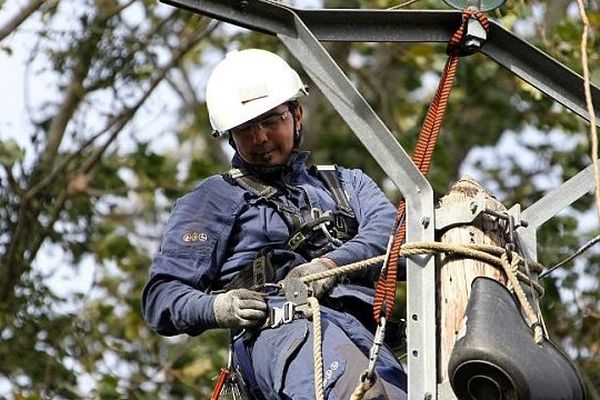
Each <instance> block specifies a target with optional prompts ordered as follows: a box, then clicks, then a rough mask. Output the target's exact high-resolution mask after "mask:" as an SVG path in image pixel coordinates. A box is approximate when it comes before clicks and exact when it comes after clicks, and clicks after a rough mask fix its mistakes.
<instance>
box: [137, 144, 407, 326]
mask: <svg viewBox="0 0 600 400" xmlns="http://www.w3.org/2000/svg"><path fill="white" fill-rule="evenodd" d="M308 156H309V153H308V152H299V151H297V152H294V153H293V154H292V156H291V157H290V160H289V162H288V165H287V166H286V167H285V168H282V170H281V171H280V172H279V173H278V177H277V180H276V181H274V182H275V183H276V185H275V187H276V188H277V189H278V194H277V195H276V196H277V199H278V200H279V201H281V202H283V203H284V204H286V205H288V206H291V207H295V208H298V209H300V208H302V207H304V206H306V205H307V204H306V203H307V202H308V203H309V204H310V206H311V207H315V208H318V209H321V210H323V211H326V210H335V208H336V204H335V200H334V198H333V196H332V195H331V193H330V192H329V191H328V190H327V188H326V186H325V184H324V183H323V182H322V181H321V180H320V179H319V178H317V177H316V176H314V175H312V174H311V173H310V172H309V170H308V168H307V166H306V160H307V158H308ZM232 165H233V166H234V167H244V163H243V161H242V160H241V158H240V157H239V156H237V155H235V156H234V158H233V160H232ZM338 170H339V176H340V181H341V185H342V188H343V189H344V190H345V192H346V193H347V195H348V198H349V202H350V205H351V207H352V210H353V212H354V215H355V217H356V220H357V222H358V233H357V234H356V235H355V236H354V238H352V239H351V240H348V241H347V242H345V243H344V244H343V245H341V246H340V247H337V248H336V247H335V246H331V248H330V251H328V252H327V253H326V254H324V256H325V257H327V258H330V259H332V260H333V261H335V263H336V264H337V265H345V264H349V263H352V262H356V261H360V260H365V259H368V258H371V257H374V256H378V255H381V254H383V253H384V252H385V248H386V244H387V241H388V238H389V235H390V231H391V228H392V224H393V221H394V218H395V213H396V210H395V209H394V207H393V206H392V205H391V203H390V202H389V200H388V199H387V198H386V197H385V195H384V194H383V192H382V191H381V190H380V189H379V188H378V187H377V185H376V184H375V182H373V180H372V179H371V178H370V177H368V176H367V175H366V174H364V173H363V172H362V171H360V170H358V169H345V168H341V167H339V168H338ZM289 237H290V232H289V229H288V226H287V225H286V223H285V221H284V219H283V218H282V216H281V215H280V214H279V213H278V212H277V211H276V210H275V209H273V207H272V206H270V205H269V204H268V203H267V202H266V201H264V199H261V198H258V197H257V196H256V195H255V194H253V193H251V192H249V191H247V190H245V189H243V188H242V187H240V186H238V185H236V184H234V183H232V182H228V181H227V180H226V179H224V177H223V176H221V175H215V176H211V177H209V178H207V179H205V180H203V181H202V182H200V184H199V185H198V186H197V187H196V188H195V189H194V190H193V191H191V192H190V193H188V194H187V195H185V196H184V197H182V198H180V199H179V200H177V202H176V203H175V205H174V207H173V209H172V212H171V215H170V218H169V221H168V223H167V227H166V231H165V234H164V239H163V241H162V244H161V246H160V250H159V251H158V252H157V254H156V255H155V257H154V260H153V263H152V267H151V270H150V277H149V280H148V282H147V284H146V286H145V288H144V291H143V295H142V297H143V298H142V307H143V313H144V318H145V319H146V321H147V322H148V323H149V325H150V326H151V328H152V329H153V330H155V331H156V332H158V333H160V334H162V335H176V334H180V333H187V334H189V335H197V334H200V333H202V332H203V331H204V330H206V329H210V328H215V327H216V321H215V316H214V312H213V301H214V297H215V296H214V295H212V294H211V292H213V291H218V290H222V289H223V287H224V286H225V285H226V284H227V283H228V282H230V281H231V280H232V279H233V278H234V277H235V276H236V274H237V273H238V272H239V271H240V270H241V269H242V268H244V267H245V266H246V265H248V263H250V262H251V261H252V260H253V259H254V257H255V256H256V254H257V252H259V251H260V250H261V249H263V248H265V247H270V248H273V249H275V257H274V259H273V261H274V264H275V267H276V268H277V270H276V280H279V279H283V278H284V277H285V275H286V274H287V272H288V271H289V269H290V268H293V267H294V266H295V265H298V264H301V263H304V262H307V261H310V260H305V259H304V258H303V257H302V256H300V255H298V254H296V253H294V252H292V251H289V250H286V249H285V244H286V242H287V240H288V239H289ZM339 291H340V290H339V289H338V292H339ZM342 292H343V293H340V295H348V294H349V293H350V295H352V293H355V294H356V296H357V297H359V298H361V299H363V300H364V301H366V302H369V301H371V299H370V297H369V296H370V294H369V293H370V292H369V291H368V290H367V291H365V290H354V289H352V285H350V286H347V287H346V289H345V290H342Z"/></svg>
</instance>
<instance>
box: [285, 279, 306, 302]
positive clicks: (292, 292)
mask: <svg viewBox="0 0 600 400" xmlns="http://www.w3.org/2000/svg"><path fill="white" fill-rule="evenodd" d="M284 290H285V298H286V299H288V301H291V302H292V303H294V304H296V305H300V304H304V303H306V301H307V299H308V285H307V284H306V283H304V282H302V280H301V279H300V278H288V279H286V280H285V287H284Z"/></svg>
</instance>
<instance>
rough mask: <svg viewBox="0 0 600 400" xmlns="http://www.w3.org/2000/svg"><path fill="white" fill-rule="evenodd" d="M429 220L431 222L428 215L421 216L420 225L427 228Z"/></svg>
mask: <svg viewBox="0 0 600 400" xmlns="http://www.w3.org/2000/svg"><path fill="white" fill-rule="evenodd" d="M430 222H431V218H430V217H423V218H421V225H423V228H427V227H428V226H429V223H430Z"/></svg>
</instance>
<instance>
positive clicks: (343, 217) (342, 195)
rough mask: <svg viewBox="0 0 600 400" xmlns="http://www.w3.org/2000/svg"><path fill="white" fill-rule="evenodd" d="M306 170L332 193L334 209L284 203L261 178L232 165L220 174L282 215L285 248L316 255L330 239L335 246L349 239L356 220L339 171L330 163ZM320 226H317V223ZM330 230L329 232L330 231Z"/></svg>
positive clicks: (322, 250)
mask: <svg viewBox="0 0 600 400" xmlns="http://www.w3.org/2000/svg"><path fill="white" fill-rule="evenodd" d="M309 172H310V173H311V175H313V176H315V177H317V178H319V179H320V180H321V182H323V183H324V184H325V187H326V188H327V191H328V192H329V193H330V194H331V195H332V197H333V199H334V201H335V204H336V210H335V211H326V212H324V211H322V210H319V209H316V208H311V207H310V205H308V206H307V207H303V208H301V209H296V208H294V207H290V206H287V205H286V204H284V203H283V202H282V201H280V200H278V199H277V198H276V194H277V193H278V190H277V189H276V188H275V187H273V186H271V185H268V184H266V183H264V182H261V181H260V180H259V179H258V178H257V177H255V176H253V175H251V174H250V173H248V172H246V171H244V170H242V169H237V168H234V169H232V170H230V171H229V172H227V173H225V174H223V177H224V178H225V179H226V180H227V181H228V182H230V183H232V184H237V185H239V186H241V187H242V188H244V189H246V190H248V191H249V192H251V193H253V194H254V195H255V196H257V197H258V198H261V199H263V200H265V201H266V202H267V203H268V204H269V205H270V206H272V207H273V208H275V210H277V212H279V214H280V215H281V216H282V217H283V220H284V221H285V223H286V225H287V226H288V229H289V231H290V238H289V239H288V242H287V248H288V249H290V250H292V251H295V252H297V253H299V254H302V255H304V256H305V257H307V256H308V258H311V259H312V258H315V257H318V256H320V255H321V254H322V253H323V252H324V251H325V250H324V248H323V246H324V245H325V244H326V243H327V242H331V243H333V244H334V245H336V246H339V245H341V244H342V243H343V242H345V241H347V240H349V239H351V238H353V237H354V235H355V234H356V232H357V226H358V224H357V222H356V218H355V215H354V212H353V211H352V208H351V206H350V201H349V199H348V195H347V193H346V191H345V190H344V189H343V188H342V185H341V183H340V177H339V171H338V170H337V168H336V166H334V165H323V166H313V167H311V168H310V170H309ZM320 225H322V226H321V229H319V228H318V227H319V226H320ZM332 233H333V234H332Z"/></svg>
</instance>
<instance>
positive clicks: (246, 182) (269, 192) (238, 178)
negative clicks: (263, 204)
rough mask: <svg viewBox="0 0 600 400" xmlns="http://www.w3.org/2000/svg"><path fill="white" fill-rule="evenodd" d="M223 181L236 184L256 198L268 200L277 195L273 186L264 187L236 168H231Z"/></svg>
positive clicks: (264, 185)
mask: <svg viewBox="0 0 600 400" xmlns="http://www.w3.org/2000/svg"><path fill="white" fill-rule="evenodd" d="M223 175H224V176H225V179H227V178H229V179H228V180H230V181H234V182H236V183H237V184H238V185H240V186H241V187H243V188H244V189H246V190H248V191H249V192H252V193H254V194H255V195H257V196H258V197H262V198H265V199H269V198H271V197H273V195H275V193H277V189H275V188H274V187H273V186H270V185H266V184H264V183H262V182H260V181H258V180H256V179H253V178H252V177H251V176H249V175H248V174H247V173H246V172H245V171H244V170H241V169H238V168H232V169H230V170H229V171H228V172H226V173H225V174H223Z"/></svg>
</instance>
